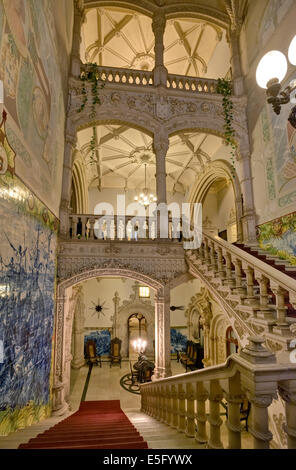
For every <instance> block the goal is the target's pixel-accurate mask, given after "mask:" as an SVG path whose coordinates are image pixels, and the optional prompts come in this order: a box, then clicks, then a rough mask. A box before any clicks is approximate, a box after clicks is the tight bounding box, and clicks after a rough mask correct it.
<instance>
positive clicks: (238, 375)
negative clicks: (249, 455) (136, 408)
mask: <svg viewBox="0 0 296 470" xmlns="http://www.w3.org/2000/svg"><path fill="white" fill-rule="evenodd" d="M262 343H263V340H262V339H260V338H254V337H250V338H249V344H248V345H247V346H246V348H244V349H243V350H242V351H241V352H240V354H233V355H232V356H230V357H229V358H228V360H227V362H226V363H225V364H222V365H220V366H214V367H208V368H206V369H204V370H200V371H196V372H191V373H187V374H181V375H177V376H174V377H169V378H165V379H160V380H155V381H153V382H150V383H147V384H143V385H141V410H142V411H143V412H144V413H146V414H148V415H150V416H152V417H153V418H155V419H157V420H159V421H161V422H162V423H164V424H167V425H168V426H171V427H173V428H177V430H178V431H179V432H180V433H184V434H185V435H186V436H187V437H191V438H195V440H196V441H197V442H198V443H200V444H204V446H205V447H208V448H211V449H221V448H223V447H224V445H223V442H222V439H221V426H222V425H224V423H223V420H222V419H221V416H220V411H221V410H220V402H221V401H222V400H223V399H224V400H225V401H226V404H227V405H226V406H227V415H226V423H225V424H226V427H227V432H228V448H230V449H240V448H241V447H242V426H241V422H240V418H241V416H240V406H241V404H242V402H243V401H244V400H248V401H249V403H250V410H251V411H250V419H249V423H248V424H249V433H250V434H251V435H252V437H253V444H251V445H250V447H249V446H248V447H247V448H254V449H268V448H269V447H270V441H271V440H272V438H273V435H272V433H271V431H270V425H271V420H270V416H269V408H270V406H271V404H272V402H273V400H274V399H276V398H277V394H279V395H280V396H281V398H282V399H283V401H284V403H285V410H284V414H285V420H286V424H285V425H284V426H283V430H282V432H283V433H284V434H285V436H286V438H287V442H288V448H289V449H295V448H296V421H295V416H296V381H295V373H296V364H291V365H290V367H287V366H286V364H285V365H283V364H277V363H276V359H275V356H274V355H273V354H272V353H270V352H268V351H267V350H266V349H265V348H264V347H263V346H262ZM207 401H208V402H209V407H208V409H209V413H208V414H207V413H206V402H207ZM207 422H208V426H207ZM207 427H208V429H209V432H208V430H207ZM243 447H244V446H243Z"/></svg>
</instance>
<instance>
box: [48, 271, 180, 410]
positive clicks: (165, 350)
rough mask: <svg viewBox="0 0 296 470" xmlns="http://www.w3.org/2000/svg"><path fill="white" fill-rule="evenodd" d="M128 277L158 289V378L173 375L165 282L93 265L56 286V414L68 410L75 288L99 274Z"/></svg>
mask: <svg viewBox="0 0 296 470" xmlns="http://www.w3.org/2000/svg"><path fill="white" fill-rule="evenodd" d="M114 276H116V277H126V278H129V279H133V280H136V281H138V282H140V283H142V284H145V285H147V286H149V287H150V288H151V289H153V290H154V291H155V339H156V341H155V371H154V376H155V378H164V377H167V376H169V375H171V369H170V297H169V288H168V287H167V286H166V285H164V284H163V283H162V282H160V281H158V280H156V279H154V278H152V277H150V276H147V275H145V274H142V273H139V272H137V271H133V270H129V269H124V268H114V267H113V268H112V267H110V268H108V267H106V268H94V269H90V270H85V271H82V272H80V273H79V274H76V275H75V276H72V277H70V278H68V279H65V280H63V281H62V282H60V283H59V284H58V287H57V309H56V318H55V332H54V381H53V388H52V397H53V414H54V415H58V416H61V415H63V414H64V413H66V412H67V410H68V409H69V404H68V402H67V400H68V392H69V381H70V367H69V362H70V360H71V358H72V357H69V351H70V344H71V336H72V324H73V311H72V310H73V309H72V308H71V306H70V304H71V303H72V302H73V297H74V296H73V293H72V290H73V287H75V286H77V285H79V284H80V283H81V282H84V281H86V280H89V279H93V278H97V277H114Z"/></svg>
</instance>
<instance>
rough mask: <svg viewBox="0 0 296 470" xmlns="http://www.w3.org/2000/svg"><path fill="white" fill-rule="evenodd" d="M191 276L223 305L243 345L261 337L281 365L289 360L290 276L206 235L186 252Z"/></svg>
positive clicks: (294, 318) (293, 313)
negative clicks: (202, 284)
mask: <svg viewBox="0 0 296 470" xmlns="http://www.w3.org/2000/svg"><path fill="white" fill-rule="evenodd" d="M186 259H187V262H188V266H189V272H190V273H191V274H192V275H193V276H195V277H197V278H199V279H201V280H202V281H203V282H204V284H205V285H206V287H208V289H209V290H210V292H211V293H212V295H213V297H214V298H215V299H216V300H217V301H218V302H219V303H220V304H221V305H222V306H223V308H224V310H225V311H226V313H227V314H228V318H229V320H230V322H231V325H232V326H233V329H234V330H235V332H236V334H237V336H238V338H239V341H240V344H242V345H245V344H246V340H247V337H248V336H249V335H253V334H256V335H257V334H259V335H260V336H262V337H263V338H265V340H266V344H267V347H268V348H269V349H270V350H271V351H273V352H275V353H276V355H277V358H279V357H281V361H283V362H284V361H287V362H288V361H289V356H290V354H291V351H292V350H293V349H294V348H293V344H292V343H293V340H294V339H295V334H294V333H293V331H294V328H295V323H296V283H295V279H293V278H292V277H290V276H288V275H287V274H285V273H283V272H281V271H279V270H277V269H275V268H274V267H272V266H270V265H268V264H267V263H264V262H263V261H261V260H259V259H257V258H256V257H254V256H252V255H250V254H249V253H246V252H245V251H243V250H241V249H240V248H237V247H236V246H234V245H232V244H230V243H227V242H226V241H224V240H222V239H221V238H219V237H213V236H211V235H209V234H205V233H204V234H203V241H202V244H201V246H200V248H199V249H198V250H195V251H186Z"/></svg>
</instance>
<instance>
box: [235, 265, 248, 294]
mask: <svg viewBox="0 0 296 470" xmlns="http://www.w3.org/2000/svg"><path fill="white" fill-rule="evenodd" d="M234 266H235V288H234V289H233V290H234V291H235V292H236V293H238V294H244V293H245V292H246V290H245V288H244V287H243V283H242V277H243V275H242V262H241V260H240V259H235V261H234Z"/></svg>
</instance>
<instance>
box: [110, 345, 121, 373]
mask: <svg viewBox="0 0 296 470" xmlns="http://www.w3.org/2000/svg"><path fill="white" fill-rule="evenodd" d="M121 343H122V341H121V339H119V338H113V339H112V340H111V345H110V367H112V365H113V364H119V366H120V368H121V354H120V350H121Z"/></svg>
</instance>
